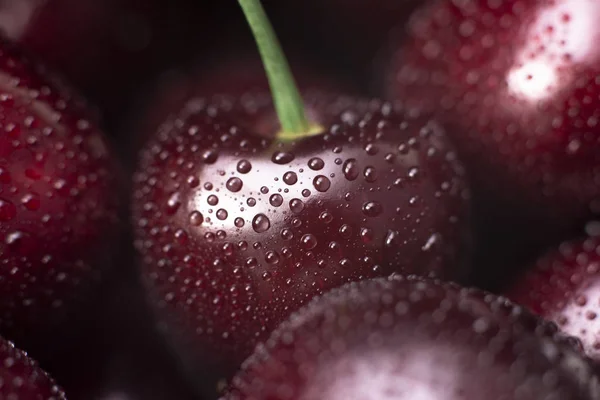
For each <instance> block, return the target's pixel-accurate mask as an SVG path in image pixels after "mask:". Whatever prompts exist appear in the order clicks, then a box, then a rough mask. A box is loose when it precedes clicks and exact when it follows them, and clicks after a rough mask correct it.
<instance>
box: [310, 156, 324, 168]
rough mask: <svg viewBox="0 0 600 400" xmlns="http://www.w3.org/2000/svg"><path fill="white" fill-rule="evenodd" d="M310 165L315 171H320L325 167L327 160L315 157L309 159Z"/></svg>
mask: <svg viewBox="0 0 600 400" xmlns="http://www.w3.org/2000/svg"><path fill="white" fill-rule="evenodd" d="M308 167H309V168H310V169H312V170H313V171H320V170H322V169H323V167H325V162H324V161H323V160H322V159H321V158H319V157H313V158H311V159H310V160H308Z"/></svg>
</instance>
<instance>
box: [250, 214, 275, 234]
mask: <svg viewBox="0 0 600 400" xmlns="http://www.w3.org/2000/svg"><path fill="white" fill-rule="evenodd" d="M270 227H271V221H270V220H269V218H268V217H267V216H266V215H265V214H256V215H255V216H254V219H253V220H252V229H254V232H256V233H263V232H266V231H268V230H269V228H270Z"/></svg>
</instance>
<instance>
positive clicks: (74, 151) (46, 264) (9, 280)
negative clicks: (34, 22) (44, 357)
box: [0, 40, 120, 350]
mask: <svg viewBox="0 0 600 400" xmlns="http://www.w3.org/2000/svg"><path fill="white" fill-rule="evenodd" d="M0 71H1V73H2V80H1V82H0V129H1V131H2V134H1V135H0V332H1V333H2V334H3V335H4V336H6V337H7V338H9V339H11V340H14V341H16V342H17V344H18V345H19V346H21V347H26V348H27V349H28V350H29V347H28V346H25V344H26V343H27V344H28V343H29V339H35V340H38V339H40V340H41V341H44V340H45V338H46V336H45V335H46V334H47V333H48V332H50V331H52V330H53V329H54V328H59V327H62V326H63V322H64V321H63V319H62V317H63V316H64V314H65V313H66V312H67V310H72V309H74V306H75V305H76V304H77V303H79V300H81V299H83V297H84V296H83V295H84V294H85V292H86V291H88V289H89V287H90V284H91V283H92V282H93V281H94V280H96V279H97V278H98V277H99V276H100V274H102V272H103V271H104V270H105V269H106V268H107V267H108V265H109V264H110V260H111V254H113V253H114V248H115V247H117V246H116V244H117V243H118V239H119V236H118V234H117V233H118V231H117V230H116V229H117V228H118V226H119V197H120V196H119V192H120V191H119V187H118V181H117V180H118V166H117V164H116V162H115V160H114V159H113V158H112V156H111V153H110V149H109V148H108V146H107V143H106V141H105V139H104V137H103V136H102V133H101V132H100V131H99V130H98V128H97V126H96V121H95V120H94V118H93V117H92V116H91V115H90V114H89V112H88V111H87V109H86V106H85V104H84V103H83V102H82V101H81V99H79V98H78V97H77V96H76V95H75V94H74V93H73V92H72V90H71V89H70V88H69V87H68V86H66V85H65V84H64V83H62V82H60V81H58V80H56V79H55V78H54V77H53V76H52V75H51V74H50V73H48V72H47V71H46V70H45V69H44V68H43V67H42V66H40V65H39V64H37V63H36V62H35V61H33V60H30V59H28V58H26V57H25V56H23V55H22V53H21V51H20V50H19V48H17V47H15V46H14V45H12V44H9V43H8V42H7V41H4V40H1V41H0ZM45 347H51V346H45Z"/></svg>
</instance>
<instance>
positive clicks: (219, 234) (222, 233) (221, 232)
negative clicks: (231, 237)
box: [217, 230, 227, 240]
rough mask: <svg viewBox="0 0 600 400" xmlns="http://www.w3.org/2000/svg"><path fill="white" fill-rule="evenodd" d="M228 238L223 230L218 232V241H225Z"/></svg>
mask: <svg viewBox="0 0 600 400" xmlns="http://www.w3.org/2000/svg"><path fill="white" fill-rule="evenodd" d="M226 237H227V232H225V231H223V230H218V231H217V239H221V240H223V239H225V238H226Z"/></svg>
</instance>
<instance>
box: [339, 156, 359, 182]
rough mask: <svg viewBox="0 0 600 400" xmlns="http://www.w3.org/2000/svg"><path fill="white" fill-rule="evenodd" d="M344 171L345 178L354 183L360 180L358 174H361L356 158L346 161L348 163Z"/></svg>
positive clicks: (343, 168)
mask: <svg viewBox="0 0 600 400" xmlns="http://www.w3.org/2000/svg"><path fill="white" fill-rule="evenodd" d="M342 170H343V171H344V176H345V177H346V179H348V180H349V181H353V180H355V179H356V178H358V174H359V171H358V165H357V163H356V160H355V159H354V158H350V159H348V160H346V162H345V163H344V166H343V167H342Z"/></svg>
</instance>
